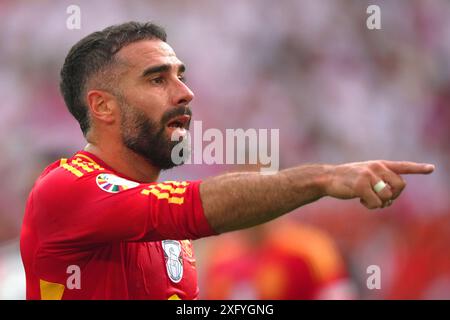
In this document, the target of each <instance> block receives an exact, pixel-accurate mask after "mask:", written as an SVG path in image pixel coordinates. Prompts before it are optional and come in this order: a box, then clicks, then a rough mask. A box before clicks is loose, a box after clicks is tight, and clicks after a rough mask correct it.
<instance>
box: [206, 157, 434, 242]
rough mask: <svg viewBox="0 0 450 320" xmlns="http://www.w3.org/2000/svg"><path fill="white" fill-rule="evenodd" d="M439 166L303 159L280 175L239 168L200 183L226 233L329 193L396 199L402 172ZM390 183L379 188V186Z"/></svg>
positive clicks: (371, 204) (369, 200)
mask: <svg viewBox="0 0 450 320" xmlns="http://www.w3.org/2000/svg"><path fill="white" fill-rule="evenodd" d="M433 170H434V166H433V165H431V164H426V163H414V162H407V161H386V160H377V161H366V162H354V163H345V164H341V165H319V164H314V165H303V166H299V167H295V168H292V169H287V170H283V171H280V172H279V173H277V174H274V175H261V174H259V173H234V174H227V175H223V176H218V177H214V178H211V179H207V180H205V181H204V182H203V183H202V184H201V185H200V196H201V198H202V203H203V208H204V210H205V216H206V218H207V219H208V221H209V223H210V225H211V227H212V228H213V229H214V230H215V231H217V232H219V233H221V232H226V231H232V230H237V229H243V228H247V227H252V226H255V225H258V224H261V223H263V222H266V221H269V220H272V219H275V218H277V217H279V216H281V215H282V214H285V213H287V212H289V211H292V210H294V209H295V208H298V207H300V206H302V205H305V204H308V203H310V202H313V201H316V200H318V199H320V198H321V197H323V196H331V197H334V198H338V199H353V198H360V201H361V203H362V204H363V205H364V206H366V207H367V208H368V209H377V208H384V207H386V206H388V205H391V204H392V201H393V200H395V199H396V198H397V197H398V196H399V195H400V193H401V192H402V190H403V189H404V188H405V186H406V183H405V181H404V180H403V179H402V178H401V176H400V175H401V174H429V173H431V172H433ZM380 182H381V183H382V184H383V185H384V187H382V188H381V190H376V188H374V186H376V185H378V184H379V183H380Z"/></svg>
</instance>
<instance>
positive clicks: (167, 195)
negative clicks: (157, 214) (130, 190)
mask: <svg viewBox="0 0 450 320" xmlns="http://www.w3.org/2000/svg"><path fill="white" fill-rule="evenodd" d="M141 193H142V194H143V195H146V196H148V195H149V194H152V195H154V196H156V197H157V198H158V199H159V200H161V199H167V201H168V202H169V203H174V204H183V203H184V197H171V196H170V193H166V192H164V193H163V192H161V191H159V190H158V189H144V190H142V192H141Z"/></svg>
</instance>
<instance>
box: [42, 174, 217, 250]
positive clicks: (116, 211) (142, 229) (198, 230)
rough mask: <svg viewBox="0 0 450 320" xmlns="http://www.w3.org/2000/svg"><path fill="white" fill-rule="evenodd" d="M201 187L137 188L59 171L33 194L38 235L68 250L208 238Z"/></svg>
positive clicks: (117, 179) (191, 183)
mask: <svg viewBox="0 0 450 320" xmlns="http://www.w3.org/2000/svg"><path fill="white" fill-rule="evenodd" d="M66 169H67V168H66ZM69 169H70V168H69ZM200 183H201V181H166V182H162V183H151V184H140V183H137V182H134V181H130V180H126V179H124V178H121V177H118V176H117V175H115V174H114V173H112V172H108V171H94V172H83V171H81V170H78V172H76V171H73V170H72V171H70V170H64V168H58V169H57V170H55V171H54V172H53V173H51V174H49V175H48V176H47V177H46V178H45V179H44V180H43V181H41V183H40V186H39V188H38V189H37V190H35V192H34V193H33V203H34V206H35V208H36V212H37V213H38V214H37V215H36V217H35V219H36V220H35V221H36V225H37V228H38V233H40V234H42V235H43V236H45V237H46V238H47V239H52V241H55V242H57V243H59V244H62V245H64V244H67V245H70V246H72V245H74V244H75V245H77V246H82V245H95V244H104V243H110V242H119V241H157V240H163V239H173V240H181V239H197V238H201V237H206V236H209V235H213V234H215V232H214V231H213V230H212V229H211V227H210V225H209V223H208V221H207V220H206V218H205V215H204V212H203V207H202V202H201V198H200V193H199V185H200Z"/></svg>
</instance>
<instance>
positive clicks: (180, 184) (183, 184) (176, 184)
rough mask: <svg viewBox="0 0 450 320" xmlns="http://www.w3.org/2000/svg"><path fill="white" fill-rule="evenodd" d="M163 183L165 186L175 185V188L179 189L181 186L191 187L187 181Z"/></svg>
mask: <svg viewBox="0 0 450 320" xmlns="http://www.w3.org/2000/svg"><path fill="white" fill-rule="evenodd" d="M163 183H164V184H168V183H170V184H173V185H174V186H175V187H179V186H182V187H186V186H188V185H189V182H186V181H164V182H163Z"/></svg>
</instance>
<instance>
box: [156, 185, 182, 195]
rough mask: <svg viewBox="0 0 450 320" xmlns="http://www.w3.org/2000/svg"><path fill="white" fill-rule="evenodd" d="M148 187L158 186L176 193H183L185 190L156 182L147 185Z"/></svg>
mask: <svg viewBox="0 0 450 320" xmlns="http://www.w3.org/2000/svg"><path fill="white" fill-rule="evenodd" d="M148 188H149V189H154V188H159V189H161V190H167V191H169V192H170V193H177V194H183V193H184V192H185V191H186V188H174V187H172V186H170V185H167V184H163V183H158V184H152V185H151V186H149V187H148Z"/></svg>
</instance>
